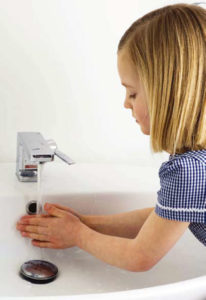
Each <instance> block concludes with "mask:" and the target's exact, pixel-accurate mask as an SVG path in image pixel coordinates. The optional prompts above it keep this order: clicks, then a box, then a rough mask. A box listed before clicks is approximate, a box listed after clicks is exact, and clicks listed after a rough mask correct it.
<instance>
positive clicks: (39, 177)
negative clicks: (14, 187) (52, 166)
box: [36, 163, 45, 259]
mask: <svg viewBox="0 0 206 300" xmlns="http://www.w3.org/2000/svg"><path fill="white" fill-rule="evenodd" d="M43 166H44V163H39V164H38V169H37V206H36V214H37V215H39V214H43V198H42V171H43ZM39 249H40V256H41V257H40V258H41V259H44V258H45V251H44V250H45V249H44V248H39Z"/></svg>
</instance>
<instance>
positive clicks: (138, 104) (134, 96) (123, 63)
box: [117, 49, 150, 135]
mask: <svg viewBox="0 0 206 300" xmlns="http://www.w3.org/2000/svg"><path fill="white" fill-rule="evenodd" d="M117 65H118V72H119V76H120V79H121V84H122V85H124V86H125V87H126V97H125V102H124V107H125V108H130V109H131V110H132V116H133V117H134V118H135V119H136V121H137V122H138V123H139V124H140V126H141V129H142V132H143V133H144V134H146V135H149V134H150V121H149V112H148V108H147V100H146V95H145V91H144V87H143V85H142V83H141V81H140V79H139V77H138V74H137V72H135V70H134V67H133V66H132V65H131V63H130V61H129V59H128V56H127V53H126V52H125V50H124V49H122V50H120V51H119V52H118V56H117Z"/></svg>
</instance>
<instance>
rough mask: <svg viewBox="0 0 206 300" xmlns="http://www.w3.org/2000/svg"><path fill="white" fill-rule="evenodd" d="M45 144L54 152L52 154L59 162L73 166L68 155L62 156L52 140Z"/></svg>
mask: <svg viewBox="0 0 206 300" xmlns="http://www.w3.org/2000/svg"><path fill="white" fill-rule="evenodd" d="M47 143H48V145H49V147H50V148H51V149H52V150H53V151H54V154H56V156H58V157H59V158H60V159H61V160H63V161H64V162H66V163H67V164H69V165H72V164H75V162H74V161H73V160H72V159H71V158H70V157H69V156H68V155H66V154H64V153H63V152H61V151H60V150H59V149H57V144H56V143H55V141H54V140H51V139H50V140H47Z"/></svg>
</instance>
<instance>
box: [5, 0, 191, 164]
mask: <svg viewBox="0 0 206 300" xmlns="http://www.w3.org/2000/svg"><path fill="white" fill-rule="evenodd" d="M178 2H180V3H181V2H182V1H148V0H144V1H138V0H127V1H125V0H124V1H122V0H13V1H11V0H6V1H5V0H1V1H0V104H1V105H0V154H1V155H0V162H15V160H16V136H17V132H18V131H39V132H41V133H42V135H43V136H44V137H45V139H50V138H51V139H54V140H55V141H56V143H57V145H58V147H59V149H60V150H61V151H62V152H65V153H66V154H68V156H70V157H71V158H72V159H73V160H74V161H75V162H76V163H78V162H108V163H109V162H115V163H116V162H117V163H118V162H123V163H131V164H138V165H155V166H157V165H160V163H161V162H162V161H165V160H167V159H168V157H169V154H168V153H166V152H162V153H157V154H153V153H152V152H151V150H150V143H149V136H146V135H144V134H143V132H142V131H141V127H140V125H139V124H137V123H136V122H135V120H134V119H133V118H132V112H131V110H130V109H126V108H124V106H123V104H124V99H125V87H123V86H122V85H121V83H120V78H119V74H118V69H117V46H118V42H119V40H120V38H121V37H122V35H123V34H124V32H125V31H126V29H127V28H128V27H129V26H130V25H131V24H132V23H133V22H134V21H135V20H136V19H138V18H139V17H141V16H142V15H144V14H146V13H148V12H149V11H151V10H154V9H156V8H159V7H162V6H165V5H168V4H173V3H178ZM188 3H189V2H188ZM190 3H192V2H191V1H190ZM56 160H58V158H56Z"/></svg>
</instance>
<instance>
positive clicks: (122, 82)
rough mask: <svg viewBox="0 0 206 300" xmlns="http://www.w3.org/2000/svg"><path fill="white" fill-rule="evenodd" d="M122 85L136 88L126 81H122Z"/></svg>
mask: <svg viewBox="0 0 206 300" xmlns="http://www.w3.org/2000/svg"><path fill="white" fill-rule="evenodd" d="M122 85H124V86H126V87H131V88H134V86H131V85H128V84H126V83H124V82H122Z"/></svg>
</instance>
